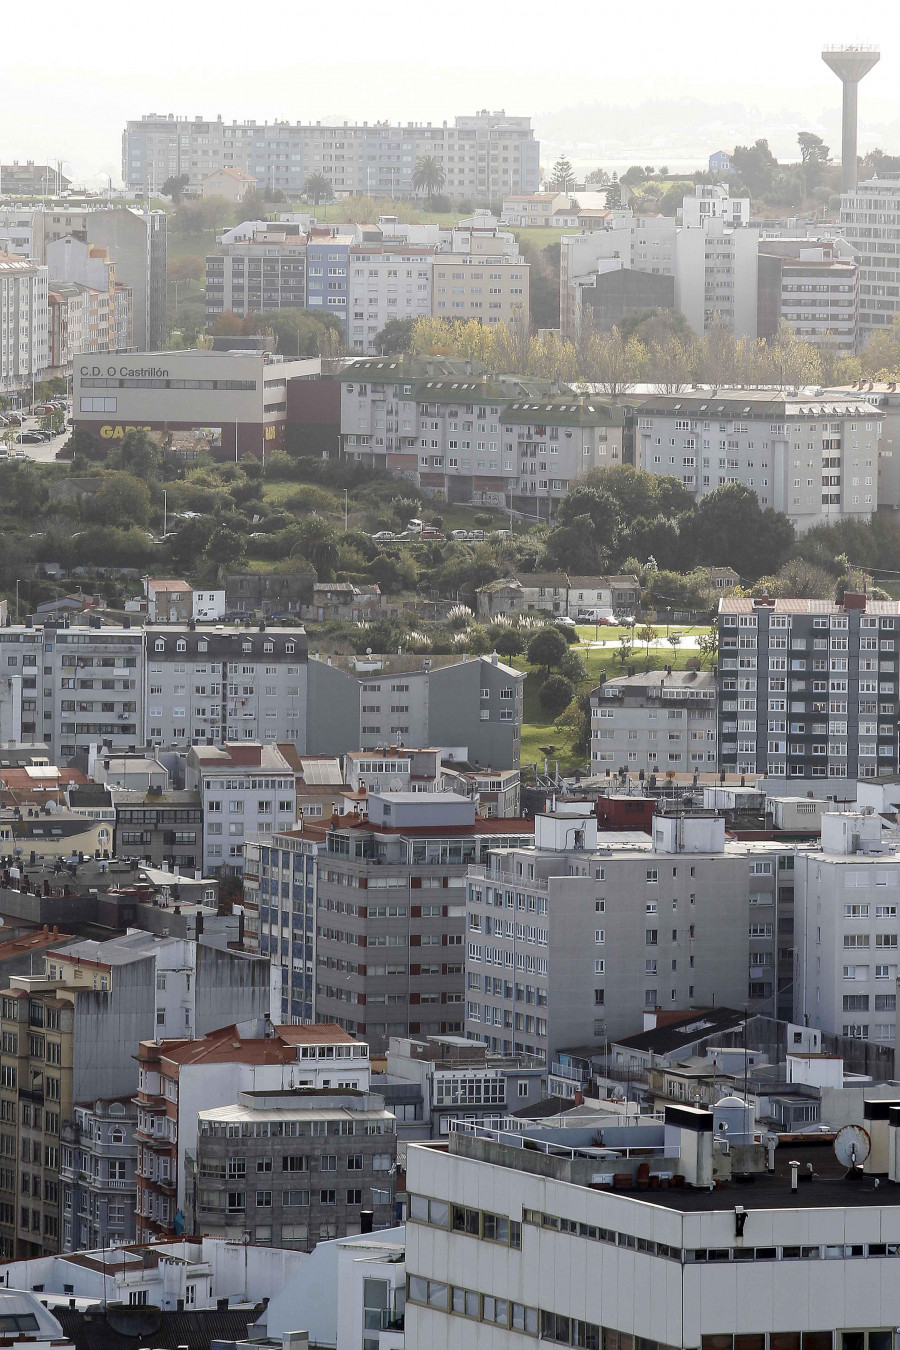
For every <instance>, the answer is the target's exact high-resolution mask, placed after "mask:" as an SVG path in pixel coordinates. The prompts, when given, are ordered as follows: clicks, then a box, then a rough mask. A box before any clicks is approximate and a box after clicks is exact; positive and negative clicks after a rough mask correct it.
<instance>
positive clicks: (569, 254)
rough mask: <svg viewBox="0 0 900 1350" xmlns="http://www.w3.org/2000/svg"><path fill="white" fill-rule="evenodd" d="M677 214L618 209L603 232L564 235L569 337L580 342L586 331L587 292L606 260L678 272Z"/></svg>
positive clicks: (562, 277) (563, 322) (564, 312)
mask: <svg viewBox="0 0 900 1350" xmlns="http://www.w3.org/2000/svg"><path fill="white" fill-rule="evenodd" d="M675 231H676V225H675V220H674V218H672V217H670V216H635V215H634V214H633V213H632V212H631V211H627V210H623V211H612V212H610V214H609V217H608V219H607V220H606V221H605V223H604V227H603V228H602V229H599V230H588V231H584V232H582V233H581V234H564V235H563V236H562V238H561V239H560V258H559V323H560V332H561V334H562V336H563V338H567V339H569V340H570V341H574V339H575V338H576V337H577V335H578V333H579V332H580V329H581V291H582V290H583V289H585V288H589V287H593V285H594V282H595V278H596V274H597V271H598V268H599V267H600V265H601V264H603V263H619V264H620V265H621V266H622V267H626V268H628V269H629V270H631V271H635V272H648V273H650V274H652V275H657V276H674V273H675Z"/></svg>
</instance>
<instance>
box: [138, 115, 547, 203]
mask: <svg viewBox="0 0 900 1350" xmlns="http://www.w3.org/2000/svg"><path fill="white" fill-rule="evenodd" d="M424 155H433V156H435V158H436V159H437V160H438V161H439V162H440V164H441V167H442V169H443V171H444V178H445V182H444V190H445V191H446V193H447V194H448V195H449V196H450V197H462V198H466V197H470V198H471V197H477V198H479V199H480V200H484V201H489V200H491V199H496V198H498V197H504V196H507V195H509V194H510V193H512V192H534V191H535V190H536V189H537V187H538V181H539V160H540V143H539V142H538V141H536V140H535V139H534V131H533V129H532V126H531V119H530V118H528V117H513V116H508V115H507V114H506V112H504V111H503V110H500V111H497V112H489V111H487V110H486V109H484V110H482V111H479V112H477V113H475V114H474V115H471V116H464V117H457V118H456V119H455V121H454V123H453V125H452V126H448V124H447V123H446V122H444V123H443V124H442V125H439V126H432V125H431V123H427V124H426V123H421V122H419V123H414V122H408V123H406V124H405V125H403V124H399V123H398V124H397V125H396V126H391V125H390V124H389V123H387V122H377V121H376V122H372V123H366V122H364V123H363V124H362V125H359V124H356V125H348V124H343V125H341V126H328V125H325V126H323V125H321V124H320V123H316V124H315V125H312V124H308V125H303V124H302V123H299V122H295V123H293V124H292V123H290V122H274V123H271V124H270V123H257V122H252V121H251V122H231V123H228V122H223V121H222V119H221V118H217V119H216V120H215V121H204V120H203V119H202V118H187V117H176V116H174V115H173V114H171V113H170V114H168V115H167V116H166V115H159V114H156V113H148V114H145V115H144V116H143V117H141V118H140V119H135V120H133V121H129V122H128V123H127V124H126V127H125V132H124V135H123V138H122V178H123V180H124V182H125V184H126V186H128V187H132V188H140V189H142V190H144V191H145V192H147V193H150V194H152V193H153V192H158V191H159V189H160V186H161V185H162V183H163V182H164V181H165V179H166V178H168V177H169V176H170V175H173V174H187V175H188V177H189V179H190V183H191V186H192V187H198V188H199V187H200V186H201V184H202V181H203V178H204V176H205V175H207V174H209V173H212V172H213V171H214V170H215V169H218V168H220V167H225V166H228V167H232V168H236V169H242V170H243V171H244V172H246V173H251V174H252V175H253V176H254V177H255V178H256V179H257V181H258V182H259V183H260V184H261V185H264V186H265V187H266V188H269V189H272V188H280V189H282V191H285V192H292V193H298V192H302V191H303V185H304V183H305V182H306V180H307V178H308V177H309V176H310V175H311V174H313V173H321V174H323V175H324V176H325V177H326V178H327V179H328V180H329V182H330V183H331V185H332V188H333V189H334V192H335V194H336V195H337V196H338V197H344V196H353V195H357V194H358V195H362V196H373V197H387V196H396V197H400V198H404V197H409V198H411V197H414V196H415V195H416V194H415V192H414V190H413V186H412V175H413V172H414V170H415V166H416V161H417V160H418V159H420V158H421V157H422V156H424Z"/></svg>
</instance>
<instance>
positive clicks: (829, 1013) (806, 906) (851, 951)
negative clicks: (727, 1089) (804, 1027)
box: [794, 808, 900, 1045]
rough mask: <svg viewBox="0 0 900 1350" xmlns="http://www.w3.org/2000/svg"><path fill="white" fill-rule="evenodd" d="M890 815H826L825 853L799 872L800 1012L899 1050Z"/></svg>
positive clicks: (897, 889) (899, 924) (800, 865)
mask: <svg viewBox="0 0 900 1350" xmlns="http://www.w3.org/2000/svg"><path fill="white" fill-rule="evenodd" d="M883 832H884V822H883V820H882V817H881V816H879V815H877V814H875V813H874V812H872V810H871V808H869V810H868V811H860V810H856V811H854V810H853V809H851V810H848V811H841V812H838V811H834V812H831V813H825V814H823V816H822V848H821V851H820V852H816V853H815V854H807V855H806V856H804V857H798V859H797V864H796V871H795V883H794V884H795V898H794V915H795V940H796V952H795V983H794V1007H795V1009H796V1010H797V1014H798V1017H799V1020H801V1021H802V1020H803V1018H804V1017H805V1016H808V1018H809V1020H810V1022H812V1023H813V1024H814V1025H815V1026H817V1027H821V1028H822V1030H823V1031H824V1032H827V1033H831V1034H833V1035H835V1036H848V1037H851V1038H855V1039H859V1040H865V1041H877V1042H879V1043H881V1044H883V1045H894V1044H896V1040H897V979H898V973H900V964H898V963H900V950H898V942H900V938H898V931H900V921H898V920H900V909H898V905H900V854H898V853H897V852H895V847H896V845H895V843H893V842H890V841H888V840H887V839H886V838H884V837H883Z"/></svg>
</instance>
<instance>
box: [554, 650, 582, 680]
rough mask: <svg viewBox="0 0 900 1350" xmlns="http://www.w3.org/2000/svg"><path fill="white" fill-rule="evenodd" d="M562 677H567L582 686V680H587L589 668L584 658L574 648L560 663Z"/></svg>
mask: <svg viewBox="0 0 900 1350" xmlns="http://www.w3.org/2000/svg"><path fill="white" fill-rule="evenodd" d="M559 673H560V675H565V677H566V679H567V680H571V681H572V683H573V684H581V681H582V680H586V679H587V666H586V665H585V664H584V657H583V656H581V654H580V653H579V652H576V651H574V650H573V648H572V647H570V648H569V650H568V651H567V652H566V654H565V656H564V657H563V659H562V660H561V661H560V663H559Z"/></svg>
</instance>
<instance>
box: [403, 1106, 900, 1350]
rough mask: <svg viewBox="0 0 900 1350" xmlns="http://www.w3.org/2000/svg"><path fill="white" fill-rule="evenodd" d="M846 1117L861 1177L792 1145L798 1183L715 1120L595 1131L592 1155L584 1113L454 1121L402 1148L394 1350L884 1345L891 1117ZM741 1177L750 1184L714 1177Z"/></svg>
mask: <svg viewBox="0 0 900 1350" xmlns="http://www.w3.org/2000/svg"><path fill="white" fill-rule="evenodd" d="M864 1109H865V1111H866V1118H864V1120H863V1121H862V1122H860V1123H863V1124H865V1126H866V1127H868V1129H869V1131H870V1132H871V1137H872V1141H873V1146H872V1155H871V1161H869V1160H867V1162H866V1164H865V1168H866V1172H867V1173H868V1175H866V1176H861V1175H860V1174H859V1173H858V1172H856V1171H855V1170H854V1171H853V1172H851V1173H849V1174H847V1172H846V1170H841V1169H839V1167H834V1168H832V1167H831V1166H830V1165H829V1163H830V1160H828V1161H826V1160H825V1158H824V1157H823V1154H824V1150H818V1149H817V1150H815V1151H813V1150H812V1149H810V1150H808V1154H809V1164H810V1168H811V1169H812V1170H814V1172H815V1174H816V1175H814V1176H810V1179H809V1181H808V1182H802V1183H801V1184H800V1186H799V1190H798V1189H797V1185H796V1176H797V1172H798V1170H799V1172H800V1175H801V1176H802V1175H804V1173H805V1172H806V1167H805V1166H804V1163H805V1162H806V1155H805V1154H804V1152H803V1151H802V1150H801V1152H800V1154H799V1157H798V1155H797V1154H796V1153H795V1152H794V1149H793V1147H792V1148H791V1149H790V1150H787V1154H788V1156H787V1157H785V1151H784V1150H782V1149H778V1150H776V1154H775V1164H774V1167H775V1171H774V1173H766V1172H765V1171H763V1170H762V1169H761V1164H760V1161H758V1160H757V1159H756V1158H754V1156H753V1154H754V1149H753V1148H752V1146H748V1145H747V1144H746V1143H744V1141H743V1137H740V1142H737V1141H736V1140H735V1139H734V1138H733V1136H732V1134H729V1135H728V1142H727V1143H724V1142H723V1141H722V1139H721V1133H722V1132H721V1130H720V1129H719V1121H720V1120H721V1117H720V1116H718V1115H717V1113H716V1111H714V1110H701V1109H697V1108H694V1107H691V1106H680V1105H679V1106H666V1108H665V1115H664V1119H662V1120H660V1119H659V1117H657V1118H655V1119H654V1120H650V1119H648V1118H647V1117H642V1118H639V1120H638V1121H637V1122H636V1123H634V1124H632V1123H630V1121H625V1120H623V1119H622V1118H621V1117H620V1118H619V1119H618V1120H615V1121H614V1123H613V1122H610V1124H609V1126H607V1125H606V1124H605V1123H604V1126H603V1141H604V1144H605V1145H606V1146H607V1147H608V1148H615V1149H617V1150H619V1155H618V1156H617V1157H616V1158H610V1159H608V1161H600V1159H598V1156H597V1152H596V1147H595V1146H596V1141H597V1134H596V1123H595V1128H594V1129H591V1128H590V1127H589V1125H588V1124H586V1122H584V1121H583V1120H580V1121H578V1122H577V1124H565V1123H564V1124H563V1125H561V1126H556V1127H554V1126H552V1125H548V1123H547V1122H546V1121H542V1120H531V1121H523V1120H522V1119H521V1118H520V1119H518V1120H515V1121H514V1122H513V1121H509V1120H503V1119H501V1120H497V1121H494V1122H492V1124H491V1126H485V1127H483V1128H481V1129H478V1130H476V1129H474V1128H472V1127H469V1128H467V1127H466V1125H465V1124H464V1123H462V1122H460V1124H459V1125H458V1126H457V1128H456V1129H455V1130H454V1131H453V1133H452V1134H451V1136H450V1140H449V1147H448V1148H447V1149H446V1150H445V1149H435V1148H433V1147H429V1146H428V1145H425V1144H410V1145H409V1148H408V1153H407V1185H408V1192H409V1220H410V1221H409V1222H408V1224H407V1227H406V1268H407V1277H408V1293H407V1302H406V1325H405V1335H406V1341H407V1344H412V1345H434V1346H441V1347H442V1348H443V1350H466V1347H468V1346H471V1345H472V1344H473V1343H474V1344H477V1345H479V1346H484V1347H486V1348H487V1350H510V1348H511V1347H513V1346H519V1345H525V1344H531V1343H532V1342H536V1341H538V1340H539V1341H540V1343H544V1342H545V1341H549V1342H551V1343H552V1344H554V1345H564V1346H578V1347H586V1348H587V1350H600V1348H601V1347H602V1348H603V1350H610V1348H611V1347H629V1346H638V1345H639V1346H640V1347H641V1350H670V1348H671V1347H675V1346H702V1347H704V1350H739V1347H738V1342H740V1344H741V1346H747V1347H750V1346H753V1347H754V1350H766V1347H768V1348H769V1350H779V1347H781V1348H783V1350H800V1347H801V1346H805V1350H851V1347H858V1348H859V1350H889V1347H890V1344H891V1340H892V1337H893V1335H894V1332H893V1327H894V1326H895V1325H897V1324H898V1318H900V1291H898V1288H897V1284H896V1281H895V1280H893V1279H892V1277H891V1271H892V1264H891V1263H892V1261H893V1259H894V1258H893V1257H892V1255H891V1251H892V1247H891V1239H890V1236H888V1235H890V1234H892V1233H893V1231H894V1227H895V1225H896V1223H897V1217H898V1211H897V1190H896V1187H895V1186H893V1185H890V1184H888V1179H889V1178H894V1177H895V1176H896V1168H895V1166H894V1164H893V1162H892V1161H889V1159H890V1160H892V1158H893V1152H892V1150H893V1148H894V1146H895V1136H896V1133H897V1126H896V1111H894V1112H891V1110H890V1108H889V1107H888V1104H887V1103H880V1102H866V1103H864ZM875 1114H878V1115H882V1114H883V1116H884V1119H870V1118H869V1117H870V1115H875ZM569 1119H571V1118H569ZM725 1123H726V1124H727V1123H728V1122H727V1121H726V1122H725ZM613 1141H615V1142H613ZM632 1149H634V1150H636V1151H637V1154H638V1156H634V1155H633V1154H632V1156H631V1157H629V1156H628V1155H629V1153H631V1150H632ZM783 1157H784V1162H782V1158H783ZM794 1159H796V1161H793V1160H794ZM798 1162H799V1164H800V1167H799V1168H798V1167H797V1163H798ZM873 1163H874V1165H873ZM642 1164H643V1165H644V1167H645V1168H646V1171H639V1168H640V1167H641V1165H642ZM614 1165H615V1169H616V1171H619V1172H620V1176H619V1177H618V1178H617V1179H616V1180H615V1181H613V1177H612V1168H613V1166H614ZM792 1166H793V1175H794V1178H795V1180H794V1182H793V1184H792V1179H791V1170H792ZM823 1167H825V1168H827V1169H828V1174H826V1175H825V1176H822V1175H821V1173H822V1170H823ZM739 1171H745V1174H749V1175H748V1177H747V1179H748V1180H749V1178H750V1177H752V1184H749V1185H739V1186H736V1187H735V1186H734V1185H733V1184H732V1187H731V1188H730V1187H729V1186H728V1185H727V1183H726V1184H725V1185H721V1186H720V1185H717V1182H725V1181H726V1178H727V1177H731V1176H736V1174H737V1173H738V1172H739ZM873 1173H880V1174H881V1178H880V1184H879V1186H878V1189H876V1187H875V1179H874V1176H873V1175H872V1174H873ZM675 1175H677V1176H679V1177H681V1178H684V1184H683V1185H681V1184H679V1185H677V1186H672V1185H666V1183H667V1182H668V1181H669V1178H670V1177H671V1176H675ZM645 1186H646V1187H647V1189H646V1190H645V1189H644V1187H645ZM623 1187H625V1188H627V1189H623ZM732 1267H733V1271H732Z"/></svg>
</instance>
